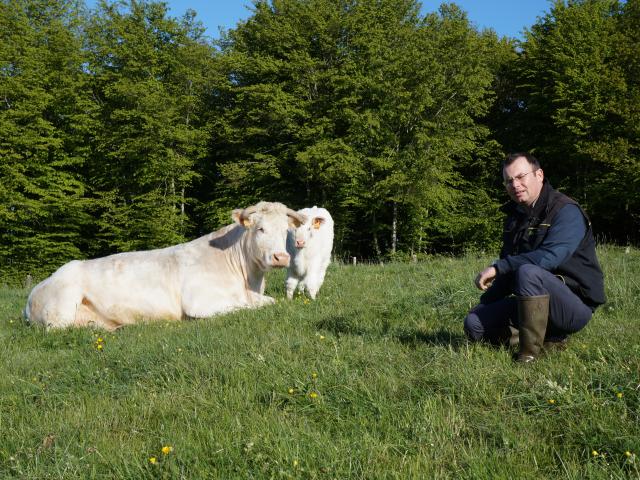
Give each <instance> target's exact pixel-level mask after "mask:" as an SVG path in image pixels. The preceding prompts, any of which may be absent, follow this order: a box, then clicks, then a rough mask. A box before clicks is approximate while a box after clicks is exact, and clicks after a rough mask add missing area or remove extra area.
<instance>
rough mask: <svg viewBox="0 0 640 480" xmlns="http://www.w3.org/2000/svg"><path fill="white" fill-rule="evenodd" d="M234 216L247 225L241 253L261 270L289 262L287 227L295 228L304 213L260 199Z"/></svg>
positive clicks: (233, 214)
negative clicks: (260, 200)
mask: <svg viewBox="0 0 640 480" xmlns="http://www.w3.org/2000/svg"><path fill="white" fill-rule="evenodd" d="M231 216H232V218H233V220H234V221H235V222H236V223H237V224H239V225H241V226H243V227H244V228H245V229H246V232H245V235H244V242H243V243H244V253H245V255H247V258H249V259H250V260H252V261H254V262H255V263H257V264H258V266H259V267H260V269H261V270H263V271H266V270H269V269H270V268H271V267H287V266H289V254H288V253H287V249H286V239H287V230H288V229H289V228H297V227H299V226H300V225H302V224H303V223H305V221H306V217H305V216H304V215H302V214H300V213H298V212H295V211H293V210H291V209H290V208H287V207H286V206H285V205H283V204H281V203H276V202H274V203H271V202H260V203H258V204H256V205H253V206H251V207H247V208H245V209H237V210H234V211H233V213H232V215H231Z"/></svg>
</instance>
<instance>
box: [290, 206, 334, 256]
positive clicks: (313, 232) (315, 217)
mask: <svg viewBox="0 0 640 480" xmlns="http://www.w3.org/2000/svg"><path fill="white" fill-rule="evenodd" d="M298 213H300V214H302V215H304V216H305V217H307V220H306V221H305V222H304V223H303V224H302V225H300V226H299V227H297V228H296V229H295V230H294V245H295V247H296V248H304V247H305V246H307V244H308V243H309V241H311V239H312V238H314V237H316V236H319V235H322V234H323V233H322V232H323V230H324V227H325V226H326V227H329V226H330V224H331V223H332V222H333V220H332V219H331V215H329V212H327V211H326V210H325V209H324V208H318V207H313V208H303V209H302V210H299V211H298Z"/></svg>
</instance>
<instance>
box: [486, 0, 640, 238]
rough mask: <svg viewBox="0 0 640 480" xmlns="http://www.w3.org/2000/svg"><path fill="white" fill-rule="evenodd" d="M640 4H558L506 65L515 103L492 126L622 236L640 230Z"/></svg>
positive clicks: (588, 0) (601, 226) (603, 226)
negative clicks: (530, 152)
mask: <svg viewBox="0 0 640 480" xmlns="http://www.w3.org/2000/svg"><path fill="white" fill-rule="evenodd" d="M638 10H639V2H638V1H637V0H630V1H627V2H624V3H622V2H618V1H616V0H583V1H570V2H568V3H567V2H563V1H560V0H558V1H556V2H555V3H554V4H553V5H552V8H551V10H550V11H549V13H548V14H546V15H545V16H544V17H543V18H541V19H540V21H539V22H538V23H536V24H535V25H533V26H532V27H531V30H530V31H529V32H528V33H527V36H526V40H525V41H524V42H523V43H522V45H521V48H522V51H521V53H520V55H519V57H518V58H517V60H516V61H515V62H514V63H513V64H512V65H511V66H510V74H511V86H512V87H513V89H512V98H514V99H515V102H513V103H512V107H513V108H512V109H510V110H509V114H508V115H503V116H502V118H503V122H502V124H501V125H503V127H502V126H500V127H498V128H497V129H496V130H497V135H498V137H499V138H500V139H501V140H502V142H503V144H505V145H520V146H521V148H522V149H529V150H534V151H535V152H536V153H537V154H538V156H539V157H540V158H542V159H543V160H544V166H545V171H546V172H547V174H548V175H550V176H551V177H552V179H553V181H554V182H555V183H557V186H560V187H561V188H563V189H564V190H565V191H567V192H568V193H569V194H571V195H573V196H574V197H575V198H576V199H578V200H579V201H580V202H581V203H582V204H583V206H585V207H586V208H587V210H588V211H589V212H590V213H591V214H592V219H593V220H594V222H595V223H596V224H597V226H598V228H597V230H598V231H600V232H606V235H608V236H609V238H610V239H618V240H623V241H625V240H626V241H628V240H634V241H637V240H638V231H639V227H640V223H639V220H640V219H639V217H638V213H637V212H638V211H639V207H640V197H639V194H638V191H639V190H638V188H637V187H638V167H639V165H640V164H639V161H640V158H639V157H638V153H639V150H638V147H639V146H640V145H639V143H638V142H639V140H640V136H639V135H638V132H639V130H638V128H639V127H638V125H639V124H638V111H639V108H640V102H639V93H638V81H639V78H640V77H639V75H638V73H639V72H638V53H640V52H639V50H638V48H639V47H638V45H639V44H638V27H639V26H640V22H639V17H638ZM505 117H509V118H510V120H511V122H509V121H508V120H507V118H505ZM509 124H510V126H511V127H512V128H511V129H509ZM514 125H515V127H514ZM514 129H515V130H518V131H519V133H517V134H515V135H514V134H513V133H514V132H513V130H514Z"/></svg>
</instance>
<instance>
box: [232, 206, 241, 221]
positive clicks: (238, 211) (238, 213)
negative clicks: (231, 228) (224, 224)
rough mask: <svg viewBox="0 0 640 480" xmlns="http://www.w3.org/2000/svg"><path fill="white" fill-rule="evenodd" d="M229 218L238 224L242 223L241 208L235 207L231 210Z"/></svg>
mask: <svg viewBox="0 0 640 480" xmlns="http://www.w3.org/2000/svg"><path fill="white" fill-rule="evenodd" d="M231 219H232V220H233V221H234V222H236V223H237V224H238V225H242V209H241V208H236V209H235V210H234V211H233V212H231Z"/></svg>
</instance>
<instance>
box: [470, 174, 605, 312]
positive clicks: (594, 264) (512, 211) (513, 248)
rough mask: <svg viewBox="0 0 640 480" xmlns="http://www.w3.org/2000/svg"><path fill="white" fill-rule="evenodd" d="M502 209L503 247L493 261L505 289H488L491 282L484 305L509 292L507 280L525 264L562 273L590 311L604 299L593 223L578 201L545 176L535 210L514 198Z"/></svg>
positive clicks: (563, 278) (499, 286)
mask: <svg viewBox="0 0 640 480" xmlns="http://www.w3.org/2000/svg"><path fill="white" fill-rule="evenodd" d="M502 210H503V211H504V212H505V213H506V214H507V218H506V220H505V228H504V233H503V246H502V251H501V252H500V260H498V261H497V262H495V264H494V267H495V268H496V270H497V271H498V278H496V280H498V279H500V277H503V278H501V279H500V280H502V281H497V282H494V284H495V287H496V288H497V289H498V290H502V292H499V291H495V290H494V291H493V292H490V290H493V286H492V288H490V289H489V290H488V291H487V292H485V295H486V296H485V295H483V297H485V298H483V299H482V300H483V302H482V303H487V300H490V297H496V295H497V296H505V294H508V293H510V292H507V291H506V290H505V287H506V285H505V280H507V278H508V277H510V275H509V274H510V273H512V272H514V271H516V270H517V269H518V267H520V266H521V265H523V264H527V263H528V264H534V265H538V266H540V267H542V268H544V269H546V270H548V271H550V272H551V273H553V274H555V275H558V276H559V277H560V278H561V279H562V280H563V281H564V282H565V283H566V285H567V286H568V287H569V288H570V289H571V290H572V291H573V292H574V293H575V294H576V295H578V296H579V297H580V298H581V299H582V301H583V302H584V303H585V304H586V305H588V306H590V307H591V308H592V309H595V307H597V306H598V305H601V304H603V303H604V302H605V301H606V298H605V294H604V276H603V274H602V269H601V268H600V264H599V263H598V258H597V257H596V250H595V240H594V238H593V231H592V229H591V222H590V221H589V218H588V217H587V215H586V213H585V212H584V211H583V210H582V208H581V207H580V206H579V205H578V204H577V203H576V202H575V200H573V199H571V198H569V197H568V196H566V195H564V194H563V193H560V192H558V191H557V190H554V189H553V188H552V187H551V185H550V184H549V182H548V181H546V180H545V182H544V184H543V187H542V191H541V192H540V196H539V197H538V200H537V201H536V203H535V205H534V207H533V208H526V207H524V206H522V205H518V204H517V203H516V202H513V201H511V202H509V203H507V204H506V205H505V206H504V207H503V208H502ZM507 283H511V282H510V281H508V282H507ZM509 290H510V288H509ZM495 299H497V298H495Z"/></svg>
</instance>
